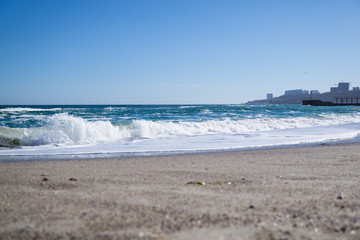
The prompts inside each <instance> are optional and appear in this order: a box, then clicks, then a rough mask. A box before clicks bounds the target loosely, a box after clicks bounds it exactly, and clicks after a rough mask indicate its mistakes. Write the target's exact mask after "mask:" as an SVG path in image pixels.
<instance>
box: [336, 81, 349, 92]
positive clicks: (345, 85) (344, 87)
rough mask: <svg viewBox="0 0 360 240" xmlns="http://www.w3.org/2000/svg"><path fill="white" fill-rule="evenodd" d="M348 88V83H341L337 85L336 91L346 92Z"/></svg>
mask: <svg viewBox="0 0 360 240" xmlns="http://www.w3.org/2000/svg"><path fill="white" fill-rule="evenodd" d="M349 87H350V83H348V82H341V83H339V84H338V89H339V91H340V92H348V91H349Z"/></svg>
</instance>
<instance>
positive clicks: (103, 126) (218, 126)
mask: <svg viewBox="0 0 360 240" xmlns="http://www.w3.org/2000/svg"><path fill="white" fill-rule="evenodd" d="M349 123H360V115H359V114H355V115H354V114H351V115H350V114H349V115H340V116H339V115H336V114H329V115H322V116H321V117H320V118H319V117H316V118H310V117H297V118H257V119H241V120H231V119H229V118H226V119H222V120H207V121H202V122H190V121H188V122H186V121H165V120H161V121H151V120H133V121H131V122H127V123H111V122H110V121H108V120H96V121H95V120H94V121H90V120H86V119H83V118H81V117H75V116H72V115H69V114H67V113H59V114H55V115H52V116H50V117H47V118H46V120H45V124H44V125H43V126H42V127H37V128H10V127H0V146H1V147H19V146H39V145H49V144H53V145H56V144H66V145H79V144H96V143H100V142H114V141H138V140H142V139H154V138H168V137H179V136H197V135H209V134H244V133H254V132H258V131H268V130H277V129H278V130H279V129H293V128H306V127H316V126H330V125H339V124H349Z"/></svg>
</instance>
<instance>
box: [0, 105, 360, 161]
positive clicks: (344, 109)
mask: <svg viewBox="0 0 360 240" xmlns="http://www.w3.org/2000/svg"><path fill="white" fill-rule="evenodd" d="M359 133H360V108H359V107H356V106H353V107H352V106H339V107H312V106H301V105H74V106H70V105H64V106H62V105H57V106H49V105H44V106H0V161H13V160H32V159H41V158H44V159H59V158H61V159H63V158H65V159H67V158H68V159H74V158H75V159H76V158H91V157H96V158H98V157H100V158H101V157H118V156H136V155H162V154H173V153H187V152H199V151H224V150H232V149H234V150H237V149H239V150H240V149H252V148H263V147H274V146H291V145H298V144H319V143H324V142H333V141H344V140H354V141H357V138H358V135H359Z"/></svg>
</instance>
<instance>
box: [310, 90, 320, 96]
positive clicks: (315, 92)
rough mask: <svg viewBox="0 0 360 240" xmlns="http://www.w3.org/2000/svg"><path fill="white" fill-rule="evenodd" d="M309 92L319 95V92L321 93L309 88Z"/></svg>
mask: <svg viewBox="0 0 360 240" xmlns="http://www.w3.org/2000/svg"><path fill="white" fill-rule="evenodd" d="M310 93H311V94H312V95H319V94H321V93H320V92H319V91H318V90H311V91H310Z"/></svg>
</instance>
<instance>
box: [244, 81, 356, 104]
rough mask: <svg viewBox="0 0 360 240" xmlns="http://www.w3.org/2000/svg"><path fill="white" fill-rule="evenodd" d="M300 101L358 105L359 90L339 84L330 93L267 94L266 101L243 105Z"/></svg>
mask: <svg viewBox="0 0 360 240" xmlns="http://www.w3.org/2000/svg"><path fill="white" fill-rule="evenodd" d="M302 100H321V101H327V102H332V103H334V104H336V103H342V104H345V103H360V88H359V87H353V88H352V89H351V90H350V83H348V82H340V83H338V86H337V87H331V88H330V92H324V93H320V92H319V91H318V90H311V91H308V90H303V89H295V90H286V91H285V94H284V95H281V96H279V97H273V96H272V93H268V94H267V98H266V99H260V100H253V101H248V102H246V103H245V104H302Z"/></svg>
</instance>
